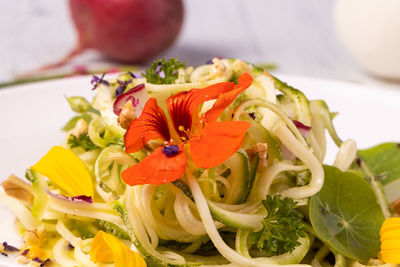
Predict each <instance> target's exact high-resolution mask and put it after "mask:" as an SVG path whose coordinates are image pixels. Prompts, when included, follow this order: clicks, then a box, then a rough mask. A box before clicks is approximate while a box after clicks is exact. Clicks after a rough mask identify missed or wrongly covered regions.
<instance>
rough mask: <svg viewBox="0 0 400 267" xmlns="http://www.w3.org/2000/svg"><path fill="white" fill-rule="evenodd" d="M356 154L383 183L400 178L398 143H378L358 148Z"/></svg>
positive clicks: (399, 147) (399, 148)
mask: <svg viewBox="0 0 400 267" xmlns="http://www.w3.org/2000/svg"><path fill="white" fill-rule="evenodd" d="M358 154H359V155H360V156H361V158H362V159H363V160H364V161H365V162H366V163H367V164H368V166H369V167H370V169H371V170H372V171H373V172H374V174H375V179H376V180H377V181H379V182H381V183H382V184H383V185H386V184H389V183H391V182H393V181H395V180H397V179H400V146H399V144H398V143H385V144H380V145H377V146H374V147H371V148H369V149H365V150H360V151H358Z"/></svg>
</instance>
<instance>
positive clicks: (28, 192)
mask: <svg viewBox="0 0 400 267" xmlns="http://www.w3.org/2000/svg"><path fill="white" fill-rule="evenodd" d="M1 186H2V187H3V189H4V191H5V192H6V194H7V195H9V196H10V197H14V198H16V199H19V200H21V201H23V202H25V203H26V204H27V205H28V206H31V205H32V203H33V187H32V185H30V184H28V183H26V182H24V181H23V180H22V179H20V178H18V177H17V176H15V175H13V174H11V175H10V176H9V177H8V178H7V180H5V181H4V182H3V183H1Z"/></svg>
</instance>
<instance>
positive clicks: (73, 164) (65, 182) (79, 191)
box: [31, 146, 93, 197]
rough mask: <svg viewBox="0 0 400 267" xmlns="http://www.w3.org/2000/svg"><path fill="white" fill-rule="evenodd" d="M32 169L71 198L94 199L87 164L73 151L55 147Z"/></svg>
mask: <svg viewBox="0 0 400 267" xmlns="http://www.w3.org/2000/svg"><path fill="white" fill-rule="evenodd" d="M31 168H32V169H33V170H35V171H37V172H39V173H41V174H43V175H45V176H46V177H47V178H49V180H50V181H51V182H52V183H54V184H56V185H57V186H59V187H60V188H62V189H63V190H64V191H65V192H67V193H68V194H69V195H70V196H79V195H85V196H90V197H93V183H92V178H91V177H90V174H89V172H88V170H87V168H86V166H85V164H84V163H83V162H82V160H81V159H80V158H79V157H78V156H77V155H75V154H74V152H72V151H71V150H68V149H66V148H63V147H60V146H54V147H52V148H51V149H50V150H49V152H47V154H46V155H45V156H44V157H43V158H41V159H40V160H39V161H38V162H37V163H36V164H35V165H33V166H32V167H31Z"/></svg>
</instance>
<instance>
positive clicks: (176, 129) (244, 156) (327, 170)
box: [0, 58, 400, 267]
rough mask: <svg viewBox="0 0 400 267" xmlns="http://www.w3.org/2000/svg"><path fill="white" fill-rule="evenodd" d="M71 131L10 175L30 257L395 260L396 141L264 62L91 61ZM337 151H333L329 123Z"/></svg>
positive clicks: (398, 244) (399, 258) (123, 262)
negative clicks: (119, 67) (364, 137)
mask: <svg viewBox="0 0 400 267" xmlns="http://www.w3.org/2000/svg"><path fill="white" fill-rule="evenodd" d="M91 83H92V89H93V90H95V92H96V96H95V97H94V99H93V100H92V101H88V100H87V99H85V98H83V97H80V96H70V97H67V100H68V103H69V105H70V107H71V109H72V111H73V112H75V113H76V115H75V116H74V117H73V118H71V120H70V121H68V122H67V123H66V124H65V126H64V128H63V130H64V131H65V132H66V136H65V139H64V140H63V141H62V142H61V144H60V145H55V146H54V147H52V148H51V149H50V150H49V151H48V152H47V154H45V155H43V157H42V158H41V159H38V161H37V163H35V164H34V165H33V166H30V167H29V168H28V169H27V170H26V175H25V176H26V177H25V179H22V178H19V177H16V176H14V175H11V176H10V177H9V178H8V179H6V180H5V181H4V182H3V183H2V189H1V191H0V202H2V203H3V204H4V205H6V206H7V207H8V208H9V209H10V210H11V211H12V212H13V213H14V214H15V216H16V218H17V222H16V224H17V226H18V227H19V229H20V231H21V234H22V235H23V239H24V245H23V247H18V248H17V247H15V246H13V245H10V244H8V243H7V240H3V241H4V242H3V243H2V245H0V252H1V253H2V254H3V255H4V256H7V255H8V254H13V255H15V256H16V261H17V262H19V263H22V264H30V265H31V266H51V265H53V266H266V267H272V266H279V265H286V266H337V267H341V266H354V267H356V266H372V265H373V266H378V265H382V266H387V267H389V266H396V264H398V263H400V218H399V217H398V215H399V214H400V200H397V201H394V202H392V203H389V202H388V200H387V199H386V196H385V194H384V191H383V190H382V186H383V185H388V184H390V183H391V182H393V181H395V180H397V179H399V178H400V170H399V169H398V166H399V163H400V146H399V145H398V144H397V143H385V144H381V145H378V146H376V147H372V148H369V149H365V150H358V149H357V145H356V142H355V141H354V140H352V139H341V138H340V137H339V134H338V133H337V132H336V130H335V128H334V126H333V119H334V118H335V116H336V115H337V114H336V113H334V112H332V111H330V110H329V108H328V106H327V104H326V103H325V102H324V101H323V100H309V99H308V98H307V97H306V96H305V95H304V94H303V93H302V92H301V91H300V90H298V89H295V88H293V87H291V86H290V85H287V84H286V83H284V82H282V81H280V80H279V79H278V78H277V77H275V76H272V75H271V74H270V73H269V72H267V71H266V70H264V69H262V68H259V67H256V66H254V65H252V64H249V63H246V62H244V61H242V60H239V59H218V58H214V59H213V60H212V61H210V62H208V63H207V64H205V65H203V66H198V67H196V68H193V67H187V66H186V64H185V63H182V62H180V61H178V60H176V59H169V60H166V59H161V60H157V61H155V62H154V63H153V64H152V65H151V66H150V67H149V68H148V69H146V70H145V71H144V72H143V73H131V72H128V73H122V74H119V75H118V76H116V77H112V78H106V77H105V75H102V76H93V79H92V81H91ZM327 133H328V134H329V136H330V138H332V140H333V141H334V142H335V144H336V145H337V147H338V152H337V155H336V159H335V161H334V163H333V165H326V164H324V157H325V154H326V138H327V137H326V135H327Z"/></svg>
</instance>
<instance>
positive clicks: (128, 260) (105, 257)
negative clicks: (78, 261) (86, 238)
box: [90, 230, 147, 267]
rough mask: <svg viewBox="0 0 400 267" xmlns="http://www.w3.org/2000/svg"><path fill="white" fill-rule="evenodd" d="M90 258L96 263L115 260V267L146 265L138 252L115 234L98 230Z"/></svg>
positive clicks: (142, 266)
mask: <svg viewBox="0 0 400 267" xmlns="http://www.w3.org/2000/svg"><path fill="white" fill-rule="evenodd" d="M90 260H91V261H93V262H95V263H107V262H114V266H115V267H125V266H130V267H146V266H147V264H146V262H145V261H144V259H143V258H142V256H140V255H139V254H137V253H136V252H134V251H132V250H131V249H130V248H129V247H128V246H127V245H125V244H124V243H122V242H121V241H120V240H119V239H118V238H116V237H115V236H113V235H110V234H107V233H105V232H103V231H101V230H100V231H98V232H97V234H96V236H95V237H94V240H93V243H92V246H91V248H90Z"/></svg>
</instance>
